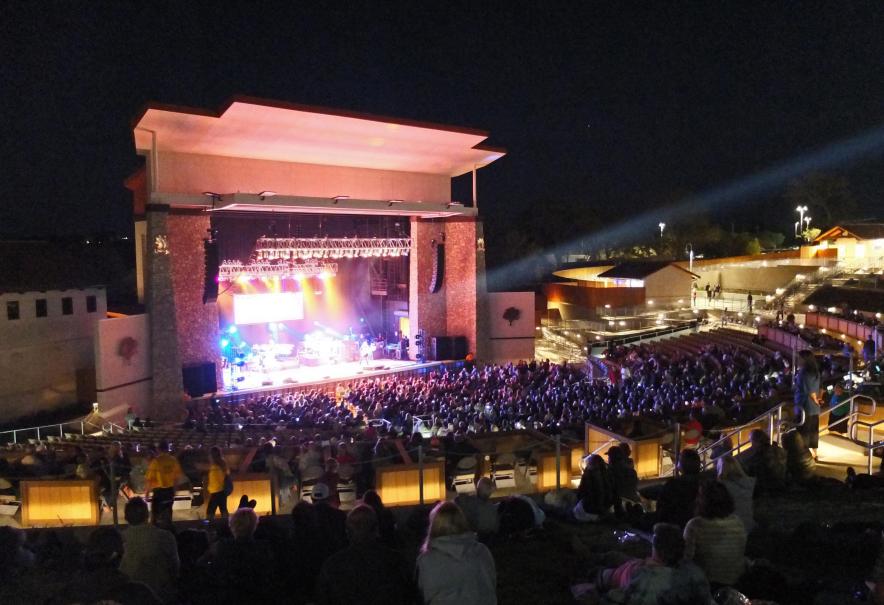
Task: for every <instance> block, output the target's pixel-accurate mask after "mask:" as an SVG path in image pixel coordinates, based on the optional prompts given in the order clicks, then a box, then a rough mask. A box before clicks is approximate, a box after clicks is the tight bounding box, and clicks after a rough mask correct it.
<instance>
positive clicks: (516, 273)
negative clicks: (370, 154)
mask: <svg viewBox="0 0 884 605" xmlns="http://www.w3.org/2000/svg"><path fill="white" fill-rule="evenodd" d="M882 154H884V125H881V126H877V127H875V128H873V129H871V130H868V131H867V132H865V133H863V134H861V135H858V136H855V137H852V138H849V139H844V140H842V141H838V142H836V143H832V144H831V145H827V146H825V147H823V148H821V149H817V150H815V151H810V152H807V153H803V154H801V155H799V156H797V157H795V158H793V159H790V160H787V161H783V162H780V163H778V164H775V165H774V166H771V167H770V168H768V169H766V170H763V171H761V172H759V173H757V174H754V175H750V176H746V177H743V178H741V179H738V180H736V181H733V182H731V183H728V184H726V185H722V186H721V187H716V188H713V189H710V190H708V191H705V192H703V193H699V194H697V195H692V196H690V197H688V198H686V199H684V200H681V201H680V202H678V203H676V204H673V205H670V206H668V207H666V208H658V209H654V210H651V211H648V212H646V213H644V214H642V215H639V216H637V217H635V218H633V219H631V220H629V221H624V222H621V223H618V224H616V225H614V226H612V227H610V228H609V229H605V230H604V231H599V232H595V233H591V234H587V235H583V236H581V237H578V238H576V239H574V240H571V241H569V242H567V243H565V244H561V245H559V246H555V247H553V248H552V249H548V250H543V251H541V252H539V253H535V254H532V255H530V256H527V257H523V258H521V259H519V260H516V261H513V262H511V263H508V264H507V265H505V266H503V267H499V268H497V269H495V270H493V271H489V272H488V280H489V281H493V282H495V286H496V287H508V286H512V285H518V284H517V282H518V281H519V280H521V279H522V276H524V275H526V274H530V272H531V270H532V269H533V266H534V263H535V261H537V260H542V259H543V258H544V257H546V256H547V255H549V254H556V255H560V254H562V253H566V252H569V251H571V250H573V249H574V246H575V244H578V243H580V242H584V243H585V242H587V241H589V242H590V243H591V245H596V244H601V243H605V242H610V241H611V240H617V239H620V238H623V237H626V236H631V235H633V234H634V233H642V232H643V233H647V232H651V231H653V230H654V229H655V228H659V223H660V222H664V223H666V224H670V225H671V224H673V223H676V222H678V221H679V220H680V219H683V218H687V217H690V216H693V215H696V214H697V213H698V212H701V211H703V210H706V209H709V208H716V209H721V208H722V207H725V206H732V205H735V204H737V203H739V202H744V201H746V200H747V199H749V198H751V197H753V196H757V195H760V194H762V193H765V192H767V191H770V190H772V189H775V188H777V187H782V186H783V185H785V184H787V183H789V182H790V181H792V180H794V179H796V178H798V177H800V176H803V175H805V174H807V173H810V172H814V171H818V170H823V169H831V168H833V167H837V166H843V165H847V164H851V163H853V162H856V161H858V160H861V159H863V158H866V157H869V156H876V155H882Z"/></svg>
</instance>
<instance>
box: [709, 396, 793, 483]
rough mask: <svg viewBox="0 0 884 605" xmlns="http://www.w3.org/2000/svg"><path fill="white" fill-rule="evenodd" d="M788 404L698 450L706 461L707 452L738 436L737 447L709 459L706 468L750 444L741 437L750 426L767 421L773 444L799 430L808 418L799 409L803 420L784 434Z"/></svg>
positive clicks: (772, 409)
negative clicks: (784, 416)
mask: <svg viewBox="0 0 884 605" xmlns="http://www.w3.org/2000/svg"><path fill="white" fill-rule="evenodd" d="M788 403H789V402H788V401H783V402H781V403H780V404H778V405H776V406H774V407H772V408H770V409H769V410H767V411H766V412H764V413H763V414H760V415H759V416H756V417H755V418H753V419H752V420H750V421H749V422H746V423H744V424H741V425H739V426H736V427H732V428H731V429H729V430H728V432H727V433H725V434H724V435H722V436H721V437H719V438H718V440H717V441H714V442H712V443H710V444H707V445H705V446H703V447H701V448H699V449H698V450H697V453H698V454H699V455H700V459H701V460H705V458H706V456H705V455H704V454H706V452H710V451H712V450H713V449H715V447H716V446H718V445H719V444H722V443H725V442H728V441H729V440H730V438H731V437H733V436H734V435H737V443H736V445H734V446H733V447H731V448H730V449H729V450H727V451H726V452H722V453H720V454H719V455H717V456H713V457H711V458H709V460H708V462H706V463H704V467H705V468H708V467H709V466H710V464H714V463H715V462H716V461H717V460H718V458H721V457H722V456H730V455H731V454H733V453H734V452H739V450H740V449H741V448H742V447H743V446H744V445H746V443H748V441H745V442H743V441H740V437H739V436H740V433H742V432H743V431H744V430H746V429H747V428H749V427H750V426H753V425H756V424H758V423H760V422H762V421H765V420H766V421H767V426H768V438H769V439H770V440H771V442H774V441H780V439H781V438H782V435H784V434H786V433H788V432H791V431H793V430H795V429H797V428H798V427H799V426H802V425H803V424H804V422H805V420H806V417H805V414H804V410H803V409H801V408H799V411H800V416H801V420H800V421H799V422H797V423H795V424H794V425H793V426H792V427H791V428H790V429H789V430H787V431H785V433H784V432H782V422H783V407H784V406H786V405H787V404H788ZM775 433H776V438H774V434H775Z"/></svg>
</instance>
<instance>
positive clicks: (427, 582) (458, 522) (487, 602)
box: [417, 502, 497, 605]
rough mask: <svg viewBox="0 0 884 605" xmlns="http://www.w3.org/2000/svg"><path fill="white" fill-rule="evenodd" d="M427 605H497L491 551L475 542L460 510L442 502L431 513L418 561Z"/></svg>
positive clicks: (422, 591) (449, 503)
mask: <svg viewBox="0 0 884 605" xmlns="http://www.w3.org/2000/svg"><path fill="white" fill-rule="evenodd" d="M417 579H418V585H419V586H420V591H421V594H422V595H423V601H424V603H425V604H426V605H496V604H497V570H496V569H495V566H494V558H493V557H492V556H491V551H489V550H488V548H487V547H486V546H485V545H484V544H482V543H481V542H479V541H478V540H477V539H476V534H475V533H473V532H471V531H470V526H469V523H468V522H467V519H466V517H465V516H464V514H463V512H462V511H461V510H460V508H459V507H458V506H457V505H456V504H455V503H453V502H440V503H439V504H437V505H436V507H435V508H434V509H433V510H432V512H431V513H430V527H429V530H428V531H427V539H426V540H425V541H424V544H423V546H422V547H421V553H420V555H418V558H417Z"/></svg>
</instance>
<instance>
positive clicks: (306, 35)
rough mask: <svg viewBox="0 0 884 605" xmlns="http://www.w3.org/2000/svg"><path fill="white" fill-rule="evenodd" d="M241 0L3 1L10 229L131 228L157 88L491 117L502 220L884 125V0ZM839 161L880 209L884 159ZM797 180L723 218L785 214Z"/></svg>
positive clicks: (0, 44)
mask: <svg viewBox="0 0 884 605" xmlns="http://www.w3.org/2000/svg"><path fill="white" fill-rule="evenodd" d="M227 4H228V3H221V2H218V3H213V4H211V5H208V4H207V5H206V6H205V7H203V8H201V7H200V5H199V4H198V3H195V2H193V3H192V2H178V3H163V2H150V3H138V4H135V3H126V2H88V3H87V2H10V1H8V2H4V3H2V8H0V58H2V62H0V65H2V68H0V99H2V104H0V123H2V132H3V137H2V148H0V149H2V151H0V160H2V164H0V175H2V179H3V184H2V188H3V195H2V202H0V236H6V237H10V236H14V237H20V236H51V235H68V234H87V233H90V232H96V231H101V230H114V231H118V232H120V233H126V232H127V231H128V230H129V229H131V208H130V203H129V196H128V193H127V192H126V190H125V189H124V188H123V186H122V181H123V179H124V178H125V177H126V176H127V175H128V174H129V173H130V172H131V171H132V170H133V169H134V167H135V166H136V157H135V154H134V149H133V145H132V140H131V131H130V127H129V122H130V120H131V119H132V118H133V117H134V116H135V115H136V114H137V113H138V110H139V108H140V107H141V106H142V105H143V104H144V103H145V102H146V101H148V100H158V101H162V102H166V103H176V104H184V105H194V106H206V107H212V108H215V107H217V106H219V105H220V104H221V103H222V102H223V101H224V100H225V99H227V98H228V97H229V96H230V95H232V94H234V93H243V94H250V95H254V96H260V97H268V98H275V99H283V100H287V101H292V102H297V103H306V104H315V105H326V106H331V107H337V108H344V109H352V110H357V111H363V112H370V113H379V114H384V115H394V116H402V117H406V118H413V119H418V120H428V121H434V122H442V123H451V124H456V125H464V126H473V127H478V128H482V129H486V130H488V131H490V133H491V138H490V139H489V143H491V144H494V145H499V146H503V147H506V148H507V150H508V152H509V153H508V156H507V157H506V158H504V159H503V160H500V161H498V162H497V163H496V164H494V165H493V166H491V167H489V168H486V169H484V170H482V171H481V172H480V182H479V198H480V208H481V210H482V213H483V215H484V216H485V219H486V222H489V221H495V220H502V219H503V218H504V217H505V216H507V215H509V216H512V213H511V212H510V211H511V210H512V209H515V210H521V209H525V208H529V207H531V206H532V205H536V204H542V203H545V202H547V201H551V200H553V201H565V202H566V203H573V204H577V205H579V206H580V207H581V208H582V209H585V210H586V212H591V213H596V214H598V215H599V216H601V217H604V218H605V219H621V218H626V217H629V216H631V215H634V214H635V213H636V212H638V211H647V210H653V209H654V208H655V207H658V206H660V205H662V204H666V203H672V202H674V201H677V200H678V199H680V197H681V196H684V195H687V194H691V193H701V192H703V191H704V190H706V189H707V188H710V187H714V186H717V185H721V184H726V183H728V182H730V181H732V180H733V179H738V178H740V177H743V176H746V175H751V174H753V173H755V172H757V171H759V170H762V169H763V168H765V167H767V166H770V165H772V164H774V163H777V162H780V161H783V160H787V159H788V158H790V157H793V156H795V155H796V154H799V153H801V152H804V151H808V150H813V149H817V148H820V147H822V146H825V145H827V144H829V143H831V142H833V141H837V140H839V139H843V138H846V137H850V136H854V135H858V134H862V133H864V132H866V131H868V130H870V129H872V128H876V127H878V126H880V125H881V124H884V4H881V3H878V2H819V3H816V2H810V3H804V2H802V3H792V2H779V3H765V4H763V5H762V4H756V3H752V2H732V3H719V2H709V3H702V4H701V3H691V4H690V5H688V4H687V3H685V4H684V5H679V4H678V3H662V2H661V3H645V5H646V6H644V7H642V8H635V9H634V10H632V9H630V8H629V7H628V6H627V4H626V3H620V2H610V3H606V4H604V5H602V4H601V3H580V4H578V3H575V4H573V5H572V4H566V3H527V2H526V3H510V4H509V5H504V4H500V5H499V6H501V7H502V6H507V7H508V8H506V9H505V10H504V9H500V10H499V9H498V8H497V7H496V6H494V5H492V4H491V3H485V2H470V3H463V4H460V3H450V2H436V3H432V4H428V6H431V7H432V8H425V9H421V8H419V7H418V5H419V4H420V3H410V4H408V5H403V6H408V7H410V8H408V9H405V8H402V7H399V6H397V5H396V4H395V3H393V2H390V3H374V5H375V6H374V7H373V8H372V10H366V11H364V12H358V13H357V12H349V11H348V12H343V11H335V10H329V9H325V10H322V9H320V8H317V7H315V6H313V5H319V4H321V3H309V4H310V5H311V7H310V8H308V9H304V8H301V7H300V6H299V7H295V5H303V4H307V3H286V5H285V6H283V5H282V4H280V8H279V9H278V10H274V9H273V8H271V7H272V6H273V3H248V4H246V3H243V4H242V5H240V6H239V7H236V6H233V7H230V6H228V5H227ZM230 4H233V3H230ZM347 4H348V5H351V4H352V3H347ZM589 4H592V6H587V5H589ZM652 4H653V5H652ZM288 5H292V6H288ZM523 5H524V8H523ZM530 5H534V6H533V7H531V6H530ZM515 7H519V8H518V9H516V8H515ZM576 7H581V8H579V9H578V8H576ZM572 8H573V10H571V9H572ZM839 170H840V173H842V174H845V175H847V176H848V177H849V178H850V182H851V187H852V189H853V190H854V191H855V194H856V195H857V196H858V197H859V198H860V199H861V201H862V202H863V203H864V204H865V205H866V207H870V206H877V207H876V208H875V207H871V209H870V214H875V213H876V212H877V213H878V214H881V210H882V207H884V203H882V201H881V200H882V193H881V189H882V185H884V158H882V157H881V155H878V156H872V157H869V158H868V159H866V160H864V161H862V162H858V163H855V164H853V165H851V166H849V167H844V168H840V169H839ZM468 195H469V194H468V188H467V187H464V184H463V183H457V184H456V188H455V196H454V197H455V198H457V197H458V196H459V197H460V198H462V199H463V198H466V197H467V196H468ZM781 200H782V190H778V191H776V190H775V191H770V192H768V193H767V194H765V195H762V196H756V197H755V198H753V199H751V200H746V201H745V202H744V203H743V205H742V206H740V207H739V208H730V209H727V210H722V211H721V214H722V216H721V218H722V219H723V220H736V221H737V222H738V223H739V224H740V225H741V226H746V227H758V226H759V224H760V225H761V227H762V228H764V227H765V225H766V224H767V223H770V224H771V225H774V226H779V228H780V229H781V230H783V231H785V230H786V229H787V228H788V225H790V224H791V221H792V220H794V219H793V218H792V216H791V215H792V214H794V213H793V212H791V210H792V209H791V208H786V207H785V203H784V202H782V201H781ZM758 209H763V211H759V210H758ZM747 210H751V211H747ZM781 223H782V224H781Z"/></svg>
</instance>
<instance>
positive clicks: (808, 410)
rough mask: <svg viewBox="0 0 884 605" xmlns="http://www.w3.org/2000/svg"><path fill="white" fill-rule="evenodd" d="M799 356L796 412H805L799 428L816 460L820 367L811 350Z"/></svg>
mask: <svg viewBox="0 0 884 605" xmlns="http://www.w3.org/2000/svg"><path fill="white" fill-rule="evenodd" d="M798 356H799V358H800V359H801V361H800V363H799V365H800V369H799V370H798V373H797V374H795V414H796V416H797V415H800V413H801V411H803V412H804V424H803V425H801V428H800V429H799V430H800V432H801V436H802V437H804V444H805V445H806V446H807V448H808V449H810V453H811V455H812V456H813V459H814V461H816V460H817V447H819V438H820V396H819V393H820V369H819V366H817V363H816V358H815V357H814V356H813V353H812V352H811V351H808V350H804V351H801V352H800V353H798ZM799 410H800V411H799Z"/></svg>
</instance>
